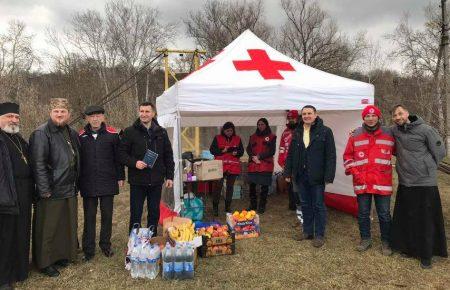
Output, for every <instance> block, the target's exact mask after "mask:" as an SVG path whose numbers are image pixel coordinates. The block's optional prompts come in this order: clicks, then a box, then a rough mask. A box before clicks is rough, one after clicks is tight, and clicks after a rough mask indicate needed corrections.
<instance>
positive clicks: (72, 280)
mask: <svg viewBox="0 0 450 290" xmlns="http://www.w3.org/2000/svg"><path fill="white" fill-rule="evenodd" d="M439 188H440V192H441V198H442V204H443V210H444V217H445V224H446V232H447V235H449V234H450V222H449V219H450V176H449V175H444V174H440V176H439ZM128 200H129V193H128V192H127V191H126V190H124V191H123V192H122V193H121V194H120V195H119V196H118V197H117V198H116V200H115V209H114V210H115V212H114V221H113V237H112V243H113V247H114V249H115V251H116V255H115V256H114V257H112V258H106V257H104V256H103V255H102V254H101V252H100V250H99V249H97V255H96V257H95V258H94V259H93V260H92V261H91V262H89V263H83V262H81V257H82V253H80V254H79V260H80V261H79V262H77V263H75V264H73V265H70V266H69V267H67V268H66V269H63V270H62V271H61V276H60V277H59V278H48V277H45V276H43V275H42V274H40V273H38V272H36V270H33V271H32V272H31V275H30V278H29V279H28V280H27V281H26V282H24V283H20V284H17V285H16V286H17V288H19V289H37V288H39V289H44V288H46V289H48V288H65V289H87V288H89V289H94V288H95V289H119V288H122V289H123V288H133V289H143V288H149V287H151V288H157V289H162V288H164V289H195V288H196V289H199V288H200V289H206V288H222V289H223V288H225V289H238V288H253V289H254V288H258V289H261V288H263V289H274V288H277V289H280V288H303V289H311V288H344V289H348V288H400V287H401V288H436V289H449V288H450V261H449V260H448V259H443V258H434V259H433V269H431V270H422V269H421V268H420V266H419V262H418V260H415V259H407V258H403V257H401V256H400V255H398V254H394V255H393V256H391V257H385V256H382V255H381V253H380V241H379V227H378V223H377V222H376V221H374V223H373V225H372V233H373V238H374V246H373V247H372V248H371V249H370V250H368V251H367V252H365V253H362V254H361V253H358V252H357V251H356V250H355V246H356V245H357V243H358V241H359V234H358V227H357V221H356V219H355V218H353V217H351V216H349V215H346V214H343V213H340V212H337V211H335V210H332V209H329V211H328V225H327V233H326V243H325V245H324V247H323V248H321V249H316V248H314V247H312V245H311V244H310V242H309V241H306V242H297V241H294V240H293V239H292V237H293V235H294V232H295V230H294V229H293V228H292V227H291V224H292V222H293V221H294V219H295V214H294V213H293V212H292V211H288V210H287V197H286V196H284V195H283V196H282V195H274V196H271V197H270V199H269V202H268V209H267V212H266V213H265V214H264V215H263V216H262V217H261V229H262V236H261V237H259V238H256V239H250V240H241V241H237V245H236V254H235V255H233V256H221V257H215V258H206V259H200V260H199V265H198V267H197V269H196V271H195V279H194V280H190V281H164V280H162V279H161V277H158V278H157V279H156V280H134V279H132V278H131V277H130V275H129V273H128V272H127V271H126V270H125V269H124V264H123V259H124V251H125V246H126V242H127V227H128V218H129V207H128ZM393 200H394V199H393ZM79 204H80V205H81V203H80V201H79ZM393 205H394V202H392V207H393ZM246 206H247V201H246V200H238V201H235V202H234V203H233V208H235V209H242V208H244V207H246ZM221 210H223V205H222V204H221ZM82 215H83V211H82V207H81V206H80V210H79V220H80V224H79V234H80V235H79V236H80V238H81V232H82V228H83V222H82ZM221 219H222V220H223V221H224V217H222V218H221ZM448 244H449V245H450V243H448Z"/></svg>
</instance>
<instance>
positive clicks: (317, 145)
mask: <svg viewBox="0 0 450 290" xmlns="http://www.w3.org/2000/svg"><path fill="white" fill-rule="evenodd" d="M305 173H307V175H308V181H309V183H310V184H311V185H321V184H325V183H332V182H333V181H334V176H335V173H336V146H335V144H334V137H333V131H331V129H330V128H328V127H327V126H324V125H323V121H322V119H320V118H319V117H317V118H316V121H315V122H314V124H313V125H312V126H311V129H310V142H309V146H308V148H305V144H304V143H303V122H302V121H301V122H300V123H299V125H298V126H297V128H296V129H295V131H294V136H293V138H292V142H291V146H290V147H289V152H288V157H287V159H286V165H285V167H284V172H283V175H284V176H286V177H292V178H294V179H296V178H297V177H300V176H301V175H303V174H305Z"/></svg>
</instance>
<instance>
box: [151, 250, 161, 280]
mask: <svg viewBox="0 0 450 290" xmlns="http://www.w3.org/2000/svg"><path fill="white" fill-rule="evenodd" d="M153 254H154V255H153V257H154V261H155V272H154V273H155V275H154V278H156V277H158V274H159V259H160V258H161V249H160V248H159V245H156V246H155V248H154V252H153ZM154 278H152V279H154Z"/></svg>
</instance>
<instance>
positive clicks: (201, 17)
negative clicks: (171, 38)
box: [184, 0, 272, 57]
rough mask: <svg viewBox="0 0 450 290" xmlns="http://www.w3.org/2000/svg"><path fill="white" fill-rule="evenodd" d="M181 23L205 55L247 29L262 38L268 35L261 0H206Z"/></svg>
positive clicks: (214, 51)
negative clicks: (183, 23)
mask: <svg viewBox="0 0 450 290" xmlns="http://www.w3.org/2000/svg"><path fill="white" fill-rule="evenodd" d="M184 22H185V25H186V31H187V34H188V35H189V36H190V37H192V38H194V40H195V42H196V44H197V45H198V46H200V47H201V48H203V49H205V50H206V51H207V56H209V57H211V56H214V55H216V54H217V53H218V52H219V51H220V50H222V49H223V48H224V47H225V46H227V45H228V44H229V43H230V42H231V41H233V40H234V39H235V38H236V37H238V36H239V35H240V34H241V33H242V32H244V31H245V30H247V29H250V30H251V31H252V32H253V33H255V34H256V35H258V37H260V38H261V39H262V40H265V41H268V40H270V38H271V35H272V29H271V27H270V26H269V25H268V24H267V23H266V22H265V20H264V7H263V2H262V1H261V0H254V1H253V0H252V1H250V0H242V1H238V0H233V1H225V0H216V1H213V0H208V1H207V2H205V4H204V6H203V8H202V9H201V10H199V11H191V12H189V14H188V16H187V18H186V19H185V21H184Z"/></svg>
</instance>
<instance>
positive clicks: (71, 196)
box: [30, 98, 80, 277]
mask: <svg viewBox="0 0 450 290" xmlns="http://www.w3.org/2000/svg"><path fill="white" fill-rule="evenodd" d="M69 119H70V111H69V103H68V101H67V100H66V99H61V98H55V99H51V101H50V119H49V120H48V121H47V122H46V123H44V124H42V125H41V126H39V127H38V128H37V129H36V130H35V131H34V132H33V134H32V135H31V137H30V151H31V161H32V163H31V164H32V168H33V174H34V179H35V181H36V187H37V191H38V195H39V200H38V201H37V204H36V209H35V213H34V221H33V222H34V224H33V259H34V262H35V263H36V266H37V267H38V268H39V269H40V270H41V272H42V273H44V274H45V275H47V276H50V277H56V276H59V274H60V273H59V271H58V270H57V268H56V267H57V266H59V267H65V266H67V265H68V263H69V261H74V260H75V259H76V254H77V246H78V243H77V227H78V224H77V210H78V209H77V192H78V185H77V182H78V175H79V168H80V158H79V148H80V145H79V142H78V134H77V133H76V132H75V131H74V130H73V129H71V128H70V127H69V126H68V125H67V123H68V121H69Z"/></svg>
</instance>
